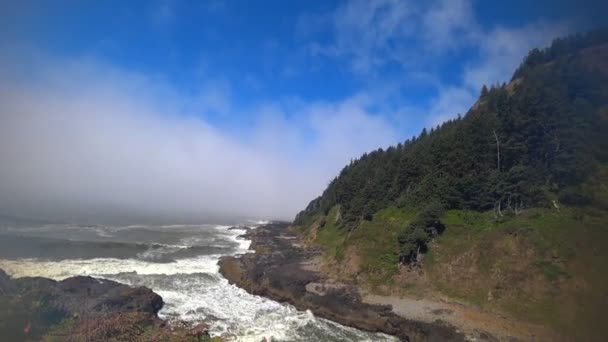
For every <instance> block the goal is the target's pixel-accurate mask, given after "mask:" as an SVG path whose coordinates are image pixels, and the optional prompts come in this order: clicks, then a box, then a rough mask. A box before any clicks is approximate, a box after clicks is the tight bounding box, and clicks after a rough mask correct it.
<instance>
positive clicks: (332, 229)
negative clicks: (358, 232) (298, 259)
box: [315, 206, 346, 260]
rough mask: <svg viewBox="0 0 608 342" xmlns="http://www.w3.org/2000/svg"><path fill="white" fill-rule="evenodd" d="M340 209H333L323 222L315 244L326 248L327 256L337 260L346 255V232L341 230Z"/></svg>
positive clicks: (336, 207) (337, 207)
mask: <svg viewBox="0 0 608 342" xmlns="http://www.w3.org/2000/svg"><path fill="white" fill-rule="evenodd" d="M339 213H340V207H339V206H335V207H333V208H331V210H330V211H329V213H328V214H327V216H326V217H325V218H324V219H323V220H322V221H321V224H320V226H319V229H318V231H317V237H316V240H315V242H316V243H318V244H319V245H321V246H323V247H324V248H325V251H326V254H327V255H329V256H331V257H332V258H336V259H337V260H341V259H342V257H343V255H344V239H345V237H346V236H345V234H344V231H342V230H340V228H339V222H338V221H339V220H338V219H339Z"/></svg>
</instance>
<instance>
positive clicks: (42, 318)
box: [0, 269, 212, 341]
mask: <svg viewBox="0 0 608 342" xmlns="http://www.w3.org/2000/svg"><path fill="white" fill-rule="evenodd" d="M163 305H164V302H163V299H162V298H161V297H160V296H159V295H158V294H156V293H154V292H153V291H152V290H150V289H148V288H146V287H131V286H128V285H124V284H120V283H117V282H114V281H110V280H105V279H97V278H92V277H82V276H79V277H72V278H68V279H65V280H62V281H55V280H51V279H47V278H41V277H34V278H17V279H13V278H11V277H10V276H8V275H7V274H6V273H5V272H4V271H3V270H1V269H0V336H2V338H3V339H4V340H7V341H41V340H43V341H84V340H86V341H107V340H116V341H129V340H138V341H168V340H174V339H173V338H177V340H179V341H210V340H212V339H211V337H210V336H209V334H208V332H207V329H206V326H205V325H204V324H199V325H196V326H190V325H185V324H168V322H166V321H163V320H162V319H160V318H159V317H158V312H159V311H160V310H161V309H162V307H163Z"/></svg>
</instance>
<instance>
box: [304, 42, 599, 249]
mask: <svg viewBox="0 0 608 342" xmlns="http://www.w3.org/2000/svg"><path fill="white" fill-rule="evenodd" d="M607 60H608V32H606V31H595V32H592V33H589V34H587V35H584V36H571V37H568V38H564V39H557V40H555V41H554V42H553V44H552V45H551V46H550V47H549V48H547V49H544V50H538V49H535V50H532V51H531V52H530V53H529V55H528V56H527V58H525V60H524V62H523V63H522V65H521V66H520V67H519V68H518V70H517V71H515V73H514V75H513V78H512V80H511V82H510V83H508V84H502V85H492V86H490V88H487V87H486V86H484V87H483V89H482V90H481V95H480V97H479V100H478V101H477V103H476V104H475V105H474V106H473V108H471V109H470V110H469V112H468V113H466V115H464V116H463V117H459V118H458V119H455V120H451V121H448V122H445V123H443V124H442V125H441V126H439V127H436V128H433V129H431V130H430V131H427V130H426V129H424V130H423V131H422V133H421V134H420V135H419V136H417V137H413V138H411V139H408V140H406V141H405V142H403V143H399V144H398V145H396V146H392V147H389V148H388V149H386V150H382V149H380V150H377V151H373V152H371V153H368V154H364V155H363V156H361V157H360V158H359V159H357V160H353V161H352V162H351V163H350V164H349V165H347V166H346V167H344V169H343V170H342V171H341V172H340V175H339V176H338V177H336V178H335V179H334V180H332V181H331V183H330V184H329V186H328V187H327V189H326V190H325V191H324V192H323V194H322V195H321V196H320V197H318V198H317V199H315V200H313V201H312V202H311V203H310V204H309V205H308V207H307V208H306V209H305V210H304V211H302V212H301V213H299V214H298V215H297V217H296V220H295V223H296V224H299V225H306V224H310V223H311V219H312V218H313V217H314V216H315V215H318V214H322V215H326V214H327V213H328V212H329V211H330V209H331V208H332V207H334V206H335V205H339V206H340V222H341V223H340V225H341V226H342V228H343V229H347V230H351V229H353V228H354V227H356V226H357V224H358V223H360V222H361V221H362V220H370V219H371V218H372V215H373V214H374V213H375V212H377V211H378V210H380V209H382V208H386V207H389V206H397V207H400V208H415V209H418V210H419V211H420V212H421V214H420V215H419V216H420V217H419V219H418V220H417V221H419V222H417V223H418V224H417V225H416V224H414V225H412V227H411V228H410V230H409V231H405V232H403V234H402V236H401V240H402V243H403V244H405V245H407V246H408V247H407V248H405V249H404V255H403V257H404V258H405V259H406V260H409V259H411V258H412V257H415V255H414V254H416V253H415V252H412V249H411V248H410V247H412V248H413V247H416V249H417V248H426V246H425V243H426V242H427V241H428V240H429V239H430V238H432V236H434V235H435V234H437V233H438V232H439V231H440V230H441V229H442V227H441V226H440V225H439V223H438V222H435V218H436V217H437V216H438V215H439V214H440V213H441V212H442V211H443V210H445V209H472V210H477V211H486V210H494V211H495V215H496V216H497V217H501V216H503V215H511V214H514V215H517V214H519V213H520V212H521V211H522V210H524V209H526V208H531V207H538V206H541V207H544V206H559V205H560V204H566V205H588V204H596V205H599V206H605V205H606V203H605V202H602V200H601V199H600V198H598V196H597V194H595V193H594V192H593V189H585V188H583V187H582V186H581V185H582V184H583V183H584V182H585V180H587V179H588V177H589V176H590V175H592V174H594V172H596V171H597V170H598V168H599V167H600V166H601V165H602V164H604V163H606V161H607V160H608V139H606V132H608V114H607V113H608V107H607V106H608V82H607V80H608V63H607V62H606V61H607ZM414 245H415V246H414Z"/></svg>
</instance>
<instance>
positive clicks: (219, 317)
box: [0, 226, 396, 342]
mask: <svg viewBox="0 0 608 342" xmlns="http://www.w3.org/2000/svg"><path fill="white" fill-rule="evenodd" d="M180 227H182V229H187V231H197V229H198V228H193V227H184V226H180ZM138 228H139V227H138ZM212 228H214V231H215V232H216V233H217V234H212V236H209V235H204V234H200V235H195V236H192V237H191V238H185V239H182V240H181V241H180V244H179V245H161V244H157V247H155V248H153V249H150V250H151V251H152V250H154V251H160V252H159V253H163V252H166V251H169V252H170V251H171V250H175V249H179V248H188V247H191V246H211V245H213V244H214V243H217V244H219V245H221V246H225V245H226V243H227V242H228V245H234V243H236V248H235V249H234V252H233V253H234V254H238V253H246V252H248V248H249V244H250V241H248V240H246V239H243V238H240V237H239V235H241V234H243V233H244V232H245V230H238V229H230V230H229V229H228V228H229V227H228V226H214V227H212ZM127 229H129V228H127ZM170 229H179V228H176V227H172V228H170ZM200 229H208V227H204V228H202V227H201V228H200ZM146 234H147V233H146ZM222 241H224V242H223V244H222ZM158 246H160V248H159V247H158ZM144 253H145V252H144ZM140 257H146V256H145V255H141V256H140ZM219 257H220V255H202V256H197V257H192V258H185V259H178V260H176V261H173V262H168V263H159V262H154V260H156V259H154V258H152V259H151V260H140V259H116V258H95V259H70V260H61V261H48V260H39V259H19V260H6V259H0V268H2V269H4V270H5V271H6V272H7V273H8V274H10V275H12V276H14V277H26V276H43V277H48V278H52V279H56V280H61V279H65V278H68V277H71V276H75V275H91V276H96V277H100V278H106V279H111V280H115V281H119V282H122V283H125V284H129V285H137V286H140V285H143V286H147V287H149V288H151V289H152V290H154V291H155V292H156V293H158V294H159V295H161V296H162V297H163V299H164V301H165V306H164V307H163V309H162V310H161V312H160V313H159V315H160V316H161V317H162V318H166V319H180V320H187V321H200V320H205V321H208V322H210V323H211V333H212V334H213V335H223V336H225V337H230V336H233V337H234V340H235V341H243V342H249V341H251V342H259V341H261V340H262V339H263V338H266V339H268V340H272V341H396V339H394V338H392V337H389V336H386V335H382V334H371V333H367V332H363V331H359V330H356V329H353V328H349V327H345V326H342V325H339V324H336V323H333V322H330V321H327V320H324V319H320V318H317V317H315V316H314V315H313V314H312V313H310V312H308V311H298V310H296V309H295V308H294V307H292V306H290V305H284V304H280V303H277V302H275V301H272V300H269V299H266V298H263V297H258V296H253V295H251V294H249V293H247V292H246V291H244V290H242V289H240V288H238V287H236V286H234V285H230V284H229V283H228V281H227V280H226V279H224V278H223V277H222V276H221V275H220V274H219V267H218V265H217V261H218V260H219Z"/></svg>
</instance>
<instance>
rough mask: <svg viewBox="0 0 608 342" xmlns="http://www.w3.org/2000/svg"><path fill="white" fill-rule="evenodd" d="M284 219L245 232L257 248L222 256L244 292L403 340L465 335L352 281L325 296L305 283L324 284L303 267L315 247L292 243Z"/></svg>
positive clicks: (227, 272) (222, 267) (455, 338)
mask: <svg viewBox="0 0 608 342" xmlns="http://www.w3.org/2000/svg"><path fill="white" fill-rule="evenodd" d="M287 226H288V224H286V223H276V222H275V223H271V224H268V225H265V226H261V227H259V228H257V229H254V230H251V231H248V232H247V234H245V236H246V237H247V238H248V239H251V240H252V243H251V247H250V248H251V249H253V250H255V251H256V253H252V254H245V255H241V256H237V257H223V258H221V259H220V262H219V265H220V272H221V273H222V274H223V275H224V277H226V278H227V279H228V281H229V282H230V283H232V284H236V285H237V286H239V287H241V288H243V289H245V290H246V291H248V292H250V293H252V294H255V295H260V296H265V297H268V298H271V299H273V300H276V301H280V302H287V303H290V304H292V305H294V306H295V307H296V308H298V309H300V310H311V311H312V312H313V313H314V314H315V315H317V316H319V317H323V318H326V319H330V320H332V321H335V322H338V323H341V324H344V325H348V326H352V327H355V328H359V329H363V330H367V331H371V332H383V333H386V334H390V335H394V336H397V337H399V338H400V339H401V340H403V341H462V340H464V335H462V334H461V333H459V332H457V331H456V329H455V328H454V327H452V326H449V325H447V324H446V323H441V322H437V323H424V322H416V321H411V320H407V319H405V318H403V317H400V316H398V315H396V314H394V313H393V312H392V311H391V308H390V307H389V306H383V305H370V304H366V303H363V302H362V301H361V296H360V295H359V292H358V290H357V288H356V287H354V286H340V287H335V288H330V289H328V290H327V291H323V295H319V294H316V293H311V292H309V291H307V290H306V285H307V284H309V283H322V282H323V281H324V280H326V279H325V278H324V276H323V275H322V274H320V273H318V272H313V271H309V270H306V269H303V268H302V267H301V263H302V262H303V261H305V260H307V259H308V258H310V257H312V256H315V255H316V254H317V253H318V251H317V250H305V249H302V248H299V247H297V246H295V245H293V244H292V243H291V241H292V240H293V238H294V237H295V234H294V233H292V232H290V231H289V230H288V229H287Z"/></svg>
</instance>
